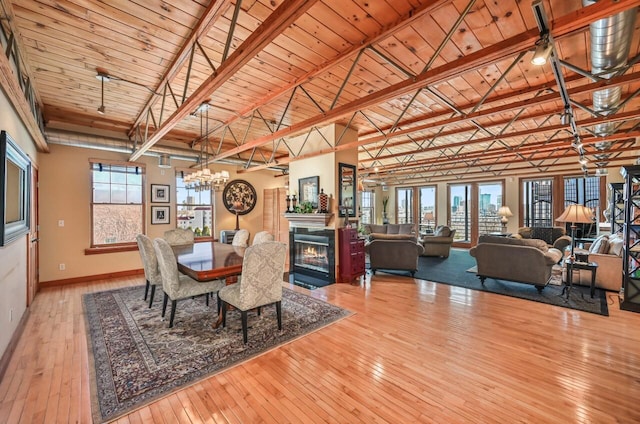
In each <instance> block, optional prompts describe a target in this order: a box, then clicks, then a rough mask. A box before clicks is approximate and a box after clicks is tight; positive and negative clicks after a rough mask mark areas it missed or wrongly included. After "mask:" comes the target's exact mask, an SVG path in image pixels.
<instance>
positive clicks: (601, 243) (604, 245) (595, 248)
mask: <svg viewBox="0 0 640 424" xmlns="http://www.w3.org/2000/svg"><path fill="white" fill-rule="evenodd" d="M608 250H609V237H607V236H600V237H598V238H597V239H596V241H594V242H593V244H592V245H591V247H590V248H589V253H606V252H607V251H608Z"/></svg>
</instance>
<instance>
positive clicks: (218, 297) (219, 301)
mask: <svg viewBox="0 0 640 424" xmlns="http://www.w3.org/2000/svg"><path fill="white" fill-rule="evenodd" d="M216 298H217V299H218V302H217V304H218V311H217V312H218V315H220V304H221V302H222V301H221V300H220V296H218V294H217V293H216Z"/></svg>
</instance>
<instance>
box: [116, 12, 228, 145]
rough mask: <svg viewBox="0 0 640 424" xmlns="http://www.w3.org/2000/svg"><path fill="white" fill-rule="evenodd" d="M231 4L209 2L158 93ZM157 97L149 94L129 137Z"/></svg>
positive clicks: (157, 89)
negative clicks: (196, 43) (197, 42)
mask: <svg viewBox="0 0 640 424" xmlns="http://www.w3.org/2000/svg"><path fill="white" fill-rule="evenodd" d="M230 5H231V0H217V1H216V0H212V1H211V2H210V3H209V6H207V9H206V10H205V12H204V14H203V15H202V17H201V18H200V20H199V21H198V23H197V24H196V26H195V28H194V29H193V32H192V33H191V35H190V36H189V38H188V39H187V40H185V42H184V44H183V45H182V47H181V48H180V51H179V52H178V54H177V55H176V56H175V58H174V59H173V62H172V63H171V65H170V66H169V68H168V69H167V71H166V72H165V74H164V76H163V77H162V80H161V81H160V83H159V84H158V86H157V87H156V89H155V90H154V91H155V92H158V93H159V92H162V90H163V87H164V86H165V84H168V83H170V82H171V81H172V80H173V78H174V77H175V76H176V74H177V73H178V71H180V69H181V67H182V64H183V62H184V60H185V59H186V58H187V57H189V53H190V51H191V49H193V48H195V42H196V41H198V40H199V39H200V37H202V36H204V35H206V34H207V33H208V32H209V30H211V28H213V26H214V25H215V23H216V21H217V20H218V19H219V18H220V16H222V15H223V14H224V12H225V11H226V10H227V8H228V7H229V6H230ZM156 98H157V96H156V95H155V94H151V95H150V96H149V99H148V100H147V102H146V104H145V105H144V107H143V108H142V110H141V111H140V113H139V114H138V117H137V118H136V120H135V122H134V123H133V125H132V126H131V128H130V129H129V132H128V134H127V135H128V136H129V138H131V137H133V134H134V132H135V128H136V127H137V126H138V125H140V124H141V123H142V121H143V120H144V117H145V116H146V114H147V112H148V111H149V109H150V108H151V106H152V105H153V103H154V102H155V99H156Z"/></svg>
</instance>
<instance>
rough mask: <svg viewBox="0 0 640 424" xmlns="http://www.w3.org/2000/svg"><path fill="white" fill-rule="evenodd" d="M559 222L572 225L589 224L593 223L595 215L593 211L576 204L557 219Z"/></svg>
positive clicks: (568, 207) (571, 205) (570, 206)
mask: <svg viewBox="0 0 640 424" xmlns="http://www.w3.org/2000/svg"><path fill="white" fill-rule="evenodd" d="M556 221H558V222H570V223H573V224H575V223H578V222H579V223H583V224H589V223H591V222H593V213H592V212H591V209H589V208H588V207H586V206H583V205H577V204H575V203H572V204H570V205H569V206H567V208H566V209H565V210H564V212H562V215H560V216H559V217H557V218H556Z"/></svg>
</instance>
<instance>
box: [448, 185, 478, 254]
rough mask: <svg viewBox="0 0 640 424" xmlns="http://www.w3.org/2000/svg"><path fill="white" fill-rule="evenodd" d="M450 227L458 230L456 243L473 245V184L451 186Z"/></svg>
mask: <svg viewBox="0 0 640 424" xmlns="http://www.w3.org/2000/svg"><path fill="white" fill-rule="evenodd" d="M448 188H449V227H450V228H451V229H452V230H453V229H455V230H456V235H455V238H454V242H462V243H471V230H472V219H471V216H472V215H471V205H472V201H471V184H450V185H449V187H448Z"/></svg>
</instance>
